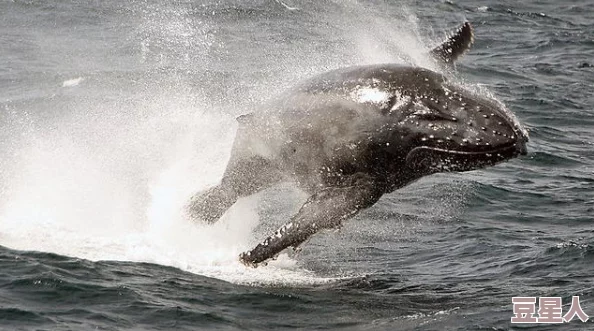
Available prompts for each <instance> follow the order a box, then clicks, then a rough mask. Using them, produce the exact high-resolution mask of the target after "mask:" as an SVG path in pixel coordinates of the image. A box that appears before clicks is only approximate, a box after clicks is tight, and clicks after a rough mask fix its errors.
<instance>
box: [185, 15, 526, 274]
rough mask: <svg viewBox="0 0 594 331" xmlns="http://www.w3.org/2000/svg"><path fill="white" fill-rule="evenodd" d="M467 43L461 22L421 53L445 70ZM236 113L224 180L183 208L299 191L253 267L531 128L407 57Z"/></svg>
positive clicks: (203, 211)
mask: <svg viewBox="0 0 594 331" xmlns="http://www.w3.org/2000/svg"><path fill="white" fill-rule="evenodd" d="M473 41H474V33H473V28H472V26H471V25H470V23H468V22H466V23H464V24H463V25H462V26H461V27H460V28H459V29H457V30H456V32H455V33H454V34H453V35H452V36H451V37H449V38H448V39H447V40H446V41H445V42H443V43H442V44H440V45H438V46H437V47H435V48H434V49H432V50H431V51H430V55H431V56H432V57H433V58H434V59H435V60H436V61H438V62H439V63H440V64H442V65H443V66H444V67H447V68H452V66H454V62H455V61H456V60H457V59H458V58H459V57H461V56H462V55H463V54H464V53H465V52H466V51H468V49H469V48H470V46H471V45H472V43H473ZM237 120H238V122H239V125H238V129H237V133H236V137H235V140H234V143H233V147H232V150H231V156H230V159H229V162H228V164H227V167H226V170H225V172H224V174H223V177H222V179H221V181H220V183H219V184H218V185H215V186H214V187H211V188H209V189H207V190H204V191H201V192H198V193H196V194H195V195H193V196H192V197H191V198H190V200H189V203H188V204H187V206H186V210H187V213H188V215H189V217H190V218H191V219H193V220H196V221H198V222H206V223H214V222H216V221H217V220H218V219H219V218H220V217H221V216H222V215H223V214H224V213H225V211H226V210H227V209H229V208H230V207H231V206H232V205H233V204H234V203H235V202H236V201H237V200H238V199H239V198H241V197H244V196H248V195H251V194H254V193H257V192H259V191H261V190H263V189H266V188H269V187H271V186H273V185H275V184H277V183H280V182H286V181H290V182H293V183H295V184H296V186H297V187H298V188H300V189H301V190H303V191H304V192H306V193H307V194H308V198H307V200H306V201H305V203H304V204H303V205H302V206H301V208H300V209H299V211H298V212H297V213H296V214H295V215H294V216H293V217H292V218H291V219H290V220H288V221H287V222H286V223H285V224H284V225H282V226H281V227H280V228H279V229H278V230H276V231H275V232H274V233H271V234H270V235H269V236H268V237H266V238H264V239H263V240H262V241H261V242H260V243H259V244H257V245H256V246H255V247H253V248H252V249H251V250H249V251H246V252H243V253H241V254H240V256H239V260H240V261H241V262H242V263H243V264H245V265H247V266H252V267H256V266H258V265H261V264H265V263H267V261H268V260H270V259H273V258H275V257H276V256H277V255H278V254H279V253H280V252H282V251H283V250H285V249H286V248H289V247H292V248H295V249H296V248H298V247H299V246H300V245H301V244H302V243H303V242H305V241H306V240H308V239H309V238H310V237H311V236H313V235H314V234H316V233H318V232H320V231H321V230H324V229H332V228H337V227H340V226H341V224H342V223H343V222H345V221H346V220H348V219H351V218H353V217H354V216H355V215H356V214H357V213H358V212H360V211H361V210H363V209H366V208H369V207H371V206H373V205H374V204H375V203H376V202H377V201H378V200H379V199H380V198H381V197H382V196H383V195H384V194H388V193H391V192H394V191H396V190H398V189H399V188H402V187H404V186H406V185H408V184H410V183H412V182H414V181H416V180H419V179H421V178H423V177H425V176H429V175H431V174H435V173H440V172H464V171H471V170H476V169H482V168H485V167H489V166H493V165H496V164H498V163H500V162H503V161H506V160H510V159H513V158H516V157H518V156H520V155H526V153H527V147H526V144H527V142H528V133H527V131H526V130H525V129H524V127H523V126H522V125H521V123H520V122H519V121H518V119H517V118H516V117H515V116H514V115H513V113H512V112H511V111H510V110H509V109H508V108H507V107H506V106H505V105H504V104H503V103H501V102H499V101H498V100H497V99H495V98H494V97H490V96H485V95H482V94H479V93H477V92H475V91H473V90H472V89H469V88H466V87H464V86H463V85H461V84H458V83H456V82H454V81H451V80H450V79H448V78H447V77H446V76H445V75H444V74H442V73H439V72H437V71H433V70H430V69H427V68H422V67H418V66H412V65H401V64H394V63H388V64H373V65H361V66H352V67H345V68H340V69H336V70H332V71H329V72H325V73H322V74H320V75H317V76H315V77H312V78H310V79H307V80H305V81H303V82H302V83H299V84H297V85H296V86H294V87H292V88H290V89H288V90H287V91H284V92H282V93H280V94H279V95H278V96H277V97H275V98H273V99H272V100H271V101H270V102H267V103H265V104H264V105H262V106H261V108H259V109H258V110H257V111H254V112H251V113H247V114H245V115H242V116H239V117H238V118H237Z"/></svg>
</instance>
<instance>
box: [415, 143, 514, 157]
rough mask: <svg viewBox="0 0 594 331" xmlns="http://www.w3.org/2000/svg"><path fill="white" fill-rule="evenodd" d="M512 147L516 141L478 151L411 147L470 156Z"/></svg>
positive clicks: (503, 150) (498, 151)
mask: <svg viewBox="0 0 594 331" xmlns="http://www.w3.org/2000/svg"><path fill="white" fill-rule="evenodd" d="M514 148H516V143H509V144H506V145H505V146H503V147H499V148H494V149H491V150H487V151H478V152H471V151H457V150H453V149H445V148H439V147H431V146H419V147H415V148H414V149H413V151H414V150H420V149H425V150H430V151H434V152H441V153H448V154H455V155H467V156H471V155H486V154H497V153H501V152H507V151H509V150H510V149H514Z"/></svg>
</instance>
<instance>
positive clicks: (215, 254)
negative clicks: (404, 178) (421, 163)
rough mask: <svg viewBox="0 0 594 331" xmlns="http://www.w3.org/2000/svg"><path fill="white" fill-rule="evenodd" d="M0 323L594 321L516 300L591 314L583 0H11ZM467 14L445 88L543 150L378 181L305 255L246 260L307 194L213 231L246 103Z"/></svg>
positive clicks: (268, 325) (589, 81)
mask: <svg viewBox="0 0 594 331" xmlns="http://www.w3.org/2000/svg"><path fill="white" fill-rule="evenodd" d="M0 17H1V19H0V28H1V30H0V31H2V32H1V33H0V44H1V45H2V47H0V58H1V59H2V61H0V87H1V88H0V245H1V246H0V329H2V330H91V329H97V330H210V329H224V330H237V329H253V330H266V329H296V328H301V329H345V330H509V329H511V330H517V329H538V330H588V329H592V328H593V324H592V322H591V321H588V322H587V323H582V322H581V321H579V320H577V319H574V320H573V321H572V322H570V323H565V324H563V325H542V324H541V325H534V324H533V325H528V326H521V325H513V324H510V318H511V317H512V303H511V298H512V297H514V296H534V297H545V296H555V297H556V296H559V297H562V299H563V303H564V306H563V311H564V312H566V311H567V310H568V309H569V304H570V302H571V297H572V296H580V300H581V306H582V308H583V310H584V311H585V312H586V313H587V314H589V315H592V316H594V294H593V291H594V282H593V280H594V277H593V276H592V274H593V272H594V267H593V264H594V248H593V247H594V109H593V107H592V105H593V104H594V96H593V95H594V94H593V93H592V92H593V91H594V4H593V3H592V2H590V1H586V0H579V1H563V2H560V1H543V0H529V1H521V2H520V1H499V2H497V3H492V4H487V3H485V2H484V1H361V2H357V1H293V0H286V1H285V0H283V2H280V1H205V2H198V1H194V2H193V1H171V2H160V1H151V0H145V1H127V2H120V1H87V2H67V1H55V2H52V1H32V0H31V1H3V2H0ZM465 20H468V21H470V22H472V23H473V25H474V27H475V30H476V42H475V45H474V47H473V49H472V50H471V51H470V52H469V53H468V54H467V55H466V56H465V57H464V58H463V59H462V60H461V61H460V62H459V64H458V66H457V72H456V73H454V74H453V76H454V79H456V80H459V81H463V82H465V83H466V84H468V85H471V86H474V87H475V88H476V89H478V90H480V91H481V93H484V94H491V95H493V96H495V97H496V98H498V99H499V100H501V101H502V102H504V103H505V104H506V105H507V106H508V107H509V108H510V109H511V110H512V111H513V112H514V113H515V114H516V115H517V117H518V118H519V119H520V121H521V122H522V123H524V124H525V126H526V127H527V129H528V130H529V132H530V137H531V140H530V143H529V146H528V147H529V154H528V155H527V156H525V157H522V158H519V159H514V160H512V161H510V162H507V163H504V164H500V165H498V166H496V167H493V168H489V169H485V170H481V171H474V172H468V173H460V174H440V175H434V176H431V177H428V178H424V179H423V180H421V181H419V182H417V183H414V184H413V185H411V186H408V187H406V188H404V189H401V190H399V191H397V192H394V193H392V194H390V195H387V196H384V197H383V198H382V199H381V200H380V202H378V203H377V204H376V205H375V206H373V207H372V208H370V209H368V210H366V211H365V212H363V213H361V214H360V215H359V216H357V217H356V218H355V219H353V220H350V221H349V222H348V223H347V224H346V225H345V226H344V227H343V228H342V229H341V230H340V231H337V232H328V233H323V234H320V235H317V236H315V237H314V238H313V239H312V240H310V241H309V242H308V243H307V244H305V245H304V246H303V251H302V252H300V253H298V254H293V253H290V254H289V255H286V254H285V255H281V256H280V258H279V260H278V261H275V262H273V263H271V264H269V265H268V266H266V267H262V268H258V269H248V268H245V267H243V266H242V265H241V264H239V263H238V261H237V254H238V253H239V252H241V251H243V250H245V249H247V248H249V247H251V246H253V245H254V244H255V243H257V242H258V241H259V240H260V239H262V238H263V236H265V235H266V234H268V233H270V231H272V230H274V229H275V228H277V227H278V226H279V225H280V224H282V223H284V222H285V221H286V220H287V219H288V218H289V217H290V215H291V214H292V213H294V212H295V211H296V210H297V209H298V208H299V206H300V204H301V203H302V202H303V200H304V199H305V196H304V195H303V193H300V192H298V191H297V190H296V189H294V188H292V187H290V186H280V187H276V188H273V189H271V190H268V191H266V192H264V193H262V194H259V195H257V196H255V197H250V198H247V199H243V200H241V201H239V202H238V204H237V205H236V206H235V207H234V208H233V209H232V210H231V211H230V212H229V213H228V214H227V215H225V216H224V217H223V219H222V220H221V221H220V222H219V223H217V224H216V225H214V226H210V227H209V226H204V225H195V224H191V223H189V222H187V220H185V219H184V218H183V217H181V215H180V209H181V206H183V204H184V202H185V201H186V199H187V198H188V197H189V196H190V195H191V193H192V192H195V191H196V190H199V189H203V188H205V187H207V186H209V185H212V184H214V183H216V182H217V181H218V180H220V177H221V174H222V171H223V170H224V167H225V164H226V162H227V159H228V157H229V151H230V147H231V143H232V140H233V136H234V134H235V129H236V124H235V120H234V118H235V116H237V115H239V114H243V113H247V112H249V111H251V110H253V109H254V108H256V107H257V105H259V104H261V103H262V102H263V101H266V100H269V99H270V98H273V97H274V95H275V94H277V93H280V92H281V91H282V90H283V89H285V88H287V87H289V86H292V85H294V84H296V83H297V82H299V81H300V80H303V79H306V78H308V77H310V76H312V75H315V74H317V73H321V72H324V71H326V70H330V69H334V68H338V67H343V66H348V65H353V64H365V63H382V62H401V63H410V64H413V65H419V66H428V67H430V68H432V69H436V68H434V67H432V65H433V63H432V62H431V61H430V60H429V59H428V58H427V57H426V56H425V53H426V51H427V50H428V49H430V48H431V47H432V46H434V45H436V44H438V43H439V42H440V41H441V40H442V39H443V38H444V37H445V34H446V33H447V32H450V31H452V30H453V29H454V28H455V27H457V26H458V25H459V24H461V23H462V22H464V21H465Z"/></svg>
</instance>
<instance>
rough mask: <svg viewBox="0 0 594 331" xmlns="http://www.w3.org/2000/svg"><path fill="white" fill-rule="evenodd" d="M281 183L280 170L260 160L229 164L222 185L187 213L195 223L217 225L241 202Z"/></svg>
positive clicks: (194, 200) (200, 197)
mask: <svg viewBox="0 0 594 331" xmlns="http://www.w3.org/2000/svg"><path fill="white" fill-rule="evenodd" d="M280 179H281V176H280V174H279V172H278V170H277V169H276V168H275V167H274V166H273V165H271V163H270V162H269V161H268V160H266V159H264V158H262V157H259V156H252V157H246V158H239V159H235V158H232V159H231V160H230V161H229V165H228V166H227V169H226V170H225V174H224V175H223V179H222V180H221V183H220V184H219V185H217V186H215V187H212V188H210V189H208V190H206V191H203V192H199V193H197V194H196V195H194V196H193V197H192V198H191V199H190V202H189V203H188V205H187V206H186V210H187V213H188V215H189V216H190V217H191V218H192V219H194V220H202V221H203V222H206V223H214V222H216V221H218V220H219V218H220V217H221V216H223V214H224V213H225V211H227V209H229V208H230V207H231V206H233V204H234V203H235V202H236V201H237V199H239V198H241V197H244V196H247V195H250V194H254V193H256V192H258V191H260V190H262V189H265V188H267V187H270V186H272V185H273V184H276V183H277V182H278V181H279V180H280Z"/></svg>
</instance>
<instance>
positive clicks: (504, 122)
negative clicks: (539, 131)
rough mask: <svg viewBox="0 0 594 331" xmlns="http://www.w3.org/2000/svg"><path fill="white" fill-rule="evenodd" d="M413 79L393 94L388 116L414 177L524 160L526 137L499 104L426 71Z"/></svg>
mask: <svg viewBox="0 0 594 331" xmlns="http://www.w3.org/2000/svg"><path fill="white" fill-rule="evenodd" d="M413 76H414V79H412V80H411V81H409V82H412V84H406V85H403V84H401V85H399V86H400V87H399V89H396V90H394V91H393V93H394V98H393V99H394V101H393V102H392V105H391V108H390V110H389V113H390V114H389V115H390V116H394V117H396V118H397V120H398V122H397V123H398V124H397V126H398V129H397V130H396V132H398V135H399V137H396V136H394V139H400V140H401V141H402V140H405V141H406V143H405V144H404V145H405V146H408V147H409V148H407V150H405V151H402V152H403V154H404V155H406V156H405V162H406V166H407V167H408V168H409V169H411V170H412V171H413V172H414V173H416V174H418V175H421V176H422V175H425V174H428V173H435V172H448V171H468V170H474V169H479V168H483V167H486V166H490V165H494V164H496V163H499V162H502V161H505V160H508V159H511V158H514V157H517V156H519V155H523V154H526V152H527V150H526V143H527V141H528V134H527V132H526V130H525V129H524V128H523V127H522V126H521V124H520V123H519V122H518V120H517V119H516V118H515V116H514V115H513V114H512V113H511V112H510V111H509V110H508V109H507V108H506V107H505V106H504V105H503V104H502V103H500V102H498V101H497V100H495V99H493V98H491V97H487V96H484V95H481V94H479V93H475V92H473V91H471V90H469V89H466V88H464V87H463V86H461V85H458V84H455V83H452V82H449V81H448V80H447V79H446V78H445V77H444V76H442V75H441V74H438V73H435V72H432V71H429V70H424V69H419V70H416V71H414V75H413ZM409 78H411V77H409Z"/></svg>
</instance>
